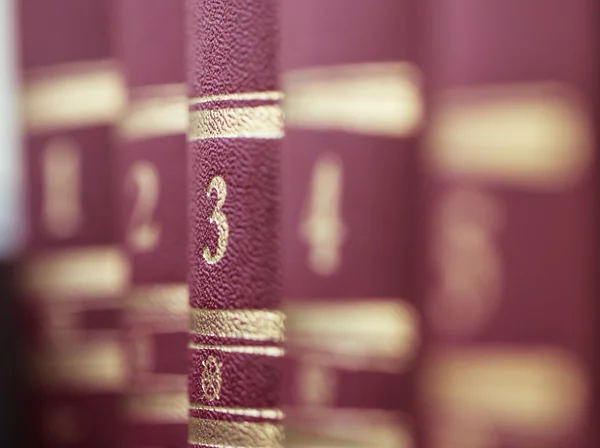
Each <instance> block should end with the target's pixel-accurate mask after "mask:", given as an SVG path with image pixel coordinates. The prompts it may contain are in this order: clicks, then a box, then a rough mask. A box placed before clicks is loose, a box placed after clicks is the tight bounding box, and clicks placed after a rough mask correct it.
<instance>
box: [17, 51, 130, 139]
mask: <svg viewBox="0 0 600 448" xmlns="http://www.w3.org/2000/svg"><path fill="white" fill-rule="evenodd" d="M26 78H27V80H26V81H25V85H24V89H23V99H22V101H23V114H24V117H23V119H24V123H25V126H26V128H27V130H28V131H33V132H38V131H40V132H41V131H47V130H55V129H65V128H70V127H80V126H92V125H102V124H111V123H114V122H116V120H117V119H118V118H119V117H120V115H121V113H122V111H123V109H124V107H125V104H126V101H127V93H126V88H125V84H124V82H123V79H122V75H121V73H120V71H119V67H118V65H117V64H116V62H115V61H112V60H100V61H88V62H79V63H71V64H62V65H57V66H51V67H45V68H43V69H39V70H36V71H35V72H33V71H32V72H28V73H26Z"/></svg>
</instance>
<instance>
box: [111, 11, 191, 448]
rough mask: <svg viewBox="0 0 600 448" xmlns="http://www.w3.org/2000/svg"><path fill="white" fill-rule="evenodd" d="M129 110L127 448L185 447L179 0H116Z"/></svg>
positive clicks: (124, 193) (122, 131) (183, 105)
mask: <svg viewBox="0 0 600 448" xmlns="http://www.w3.org/2000/svg"><path fill="white" fill-rule="evenodd" d="M114 20H115V22H114V24H115V32H114V35H115V37H116V42H115V48H116V52H117V56H118V60H119V62H120V64H121V68H122V70H123V74H124V78H125V84H126V86H127V92H128V104H127V107H126V110H125V113H124V115H123V117H122V120H121V122H120V124H119V128H118V132H117V137H118V152H117V154H116V156H115V163H116V166H117V182H116V184H117V191H116V197H117V202H118V208H119V235H120V238H121V242H122V245H123V247H124V250H125V254H126V256H127V259H128V261H129V265H130V269H131V277H130V285H129V291H128V293H127V295H126V297H125V300H124V337H125V344H126V348H127V354H128V357H127V359H128V366H129V379H128V383H127V391H126V395H125V399H124V415H123V418H124V424H125V430H124V431H125V432H124V434H125V436H124V444H125V446H126V447H127V448H145V447H148V446H157V447H158V446H160V447H165V448H167V447H168V448H183V447H185V446H186V444H187V418H188V398H187V339H188V307H189V305H188V292H187V291H188V287H187V283H186V282H187V246H186V242H187V236H188V235H187V227H188V226H187V223H186V214H187V186H186V175H187V171H186V132H187V122H188V120H187V114H188V112H187V100H186V91H185V84H184V80H185V70H184V54H185V46H184V29H183V25H184V2H183V0H169V1H164V0H118V1H116V2H115V19H114Z"/></svg>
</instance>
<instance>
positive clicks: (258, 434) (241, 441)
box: [189, 418, 284, 448]
mask: <svg viewBox="0 0 600 448" xmlns="http://www.w3.org/2000/svg"><path fill="white" fill-rule="evenodd" d="M189 424H190V429H189V443H190V444H195V445H205V446H206V445H208V446H213V447H254V448H263V447H264V448H276V447H281V446H282V444H283V439H284V431H283V426H282V425H278V424H274V423H254V422H228V421H222V420H208V419H203V418H190V422H189Z"/></svg>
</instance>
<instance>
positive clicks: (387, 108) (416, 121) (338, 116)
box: [283, 61, 423, 137]
mask: <svg viewBox="0 0 600 448" xmlns="http://www.w3.org/2000/svg"><path fill="white" fill-rule="evenodd" d="M421 77H422V76H421V71H420V70H419V69H418V67H417V66H416V65H414V64H412V63H408V62H401V61H389V62H374V63H359V64H347V65H337V66H327V67H313V68H309V69H301V70H294V71H290V72H287V73H285V74H284V76H283V84H284V91H285V99H284V111H285V120H286V126H289V127H292V128H309V129H330V130H342V131H347V132H353V133H358V134H367V135H381V136H389V137H406V136H410V135H412V134H414V133H415V132H417V131H418V130H419V129H420V127H421V124H422V122H423V99H422V93H421V83H422V81H421Z"/></svg>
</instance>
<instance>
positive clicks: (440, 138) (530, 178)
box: [427, 83, 593, 190]
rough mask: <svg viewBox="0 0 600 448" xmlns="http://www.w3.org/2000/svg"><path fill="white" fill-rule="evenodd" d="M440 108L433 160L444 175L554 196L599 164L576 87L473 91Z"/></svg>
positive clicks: (444, 99)
mask: <svg viewBox="0 0 600 448" xmlns="http://www.w3.org/2000/svg"><path fill="white" fill-rule="evenodd" d="M436 101H437V104H436V105H434V108H433V109H434V111H437V113H436V114H435V115H434V116H433V117H432V121H431V122H432V126H431V135H430V136H429V137H428V142H427V147H428V152H427V156H428V158H429V161H430V163H431V165H432V166H434V167H435V168H436V169H437V170H439V171H440V172H442V173H448V174H453V175H460V176H468V177H473V178H476V179H480V180H483V181H489V182H493V183H500V184H504V185H518V186H522V187H529V188H533V189H542V190H543V189H551V190H552V189H556V188H559V189H560V188H565V187H568V186H569V185H571V184H573V183H574V182H576V181H577V180H578V179H580V178H581V175H582V173H583V172H585V170H586V169H587V168H588V167H589V165H590V163H591V160H592V158H593V133H592V124H591V122H590V112H589V110H587V105H586V102H585V99H584V98H582V97H581V95H579V93H578V92H577V91H575V90H574V89H573V88H571V87H570V86H566V85H562V84H558V83H532V84H514V85H498V86H483V87H473V88H465V89H456V90H452V91H448V92H446V93H444V94H443V95H442V96H441V97H440V98H438V99H437V100H436Z"/></svg>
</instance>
